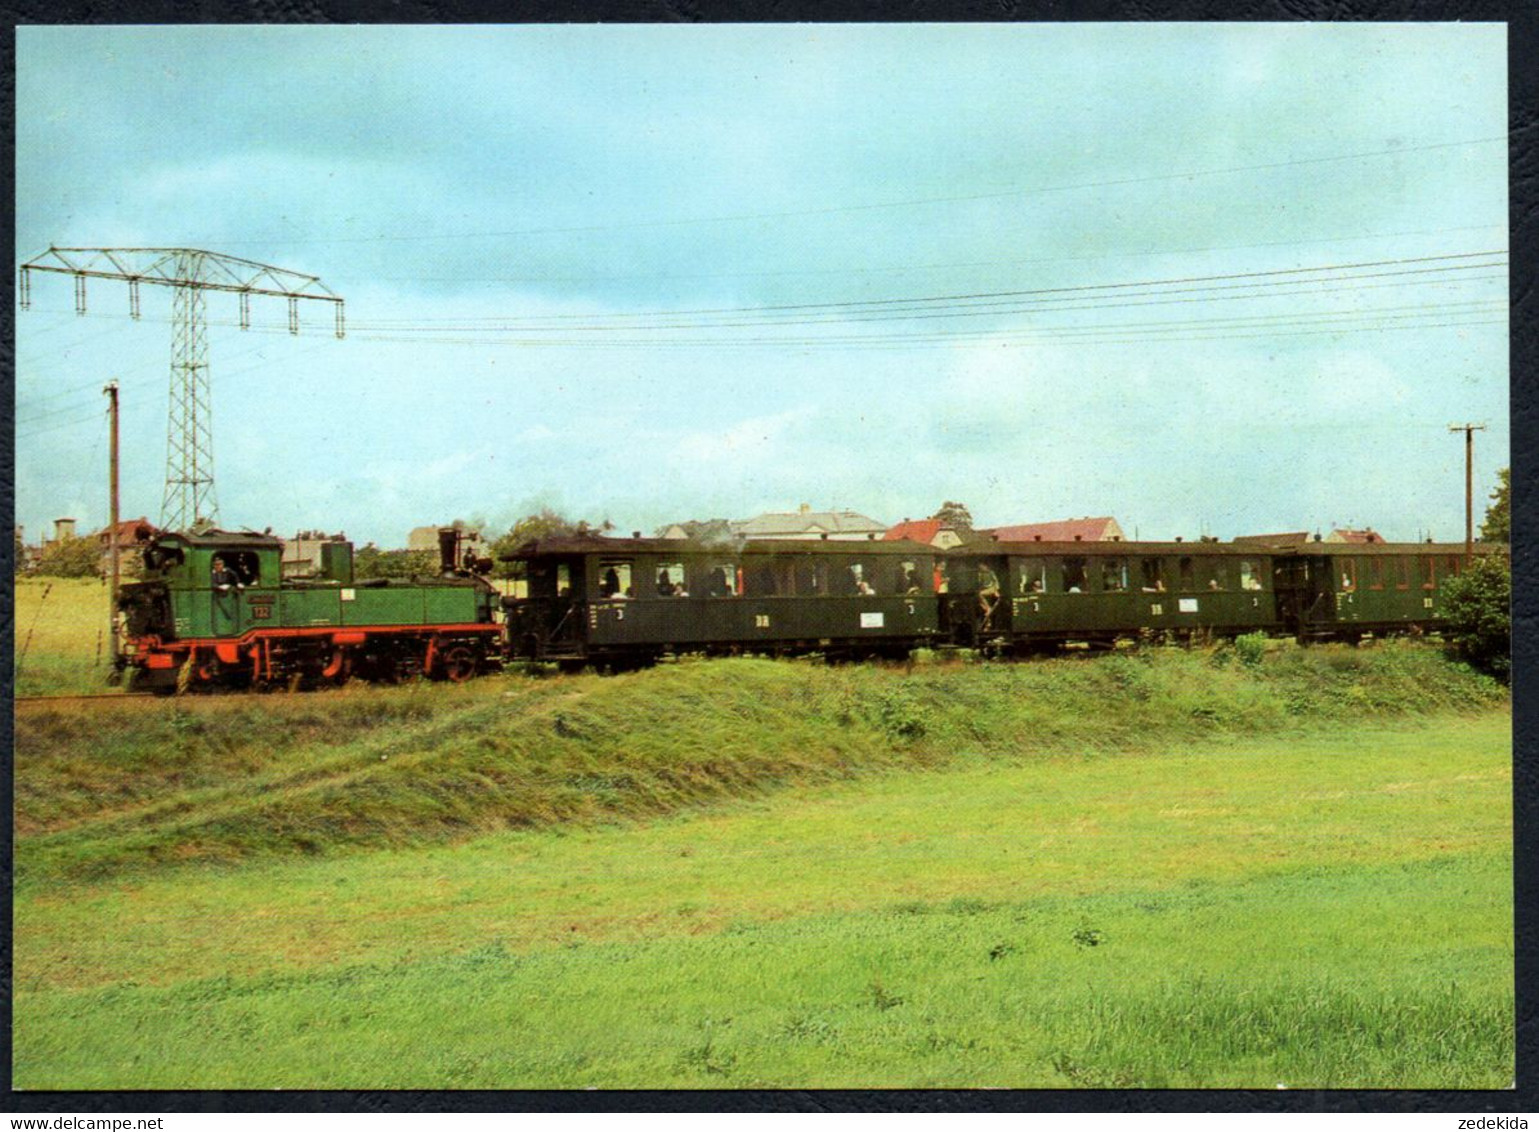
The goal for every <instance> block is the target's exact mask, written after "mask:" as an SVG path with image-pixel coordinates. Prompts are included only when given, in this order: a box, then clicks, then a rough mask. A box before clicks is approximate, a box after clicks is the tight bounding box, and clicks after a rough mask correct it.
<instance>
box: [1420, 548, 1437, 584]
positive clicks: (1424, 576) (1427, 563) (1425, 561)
mask: <svg viewBox="0 0 1539 1132" xmlns="http://www.w3.org/2000/svg"><path fill="white" fill-rule="evenodd" d="M1421 588H1422V589H1424V590H1435V589H1437V559H1436V558H1434V557H1432V555H1430V554H1424V555H1422V559H1421Z"/></svg>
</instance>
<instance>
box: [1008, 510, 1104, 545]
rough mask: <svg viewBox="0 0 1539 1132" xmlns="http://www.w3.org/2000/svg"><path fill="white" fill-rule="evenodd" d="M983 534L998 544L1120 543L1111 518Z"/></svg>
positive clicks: (1061, 521)
mask: <svg viewBox="0 0 1539 1132" xmlns="http://www.w3.org/2000/svg"><path fill="white" fill-rule="evenodd" d="M982 533H983V534H986V535H990V536H992V537H993V538H994V539H995V540H997V541H999V542H1122V541H1123V535H1122V528H1121V527H1120V526H1118V525H1117V520H1116V519H1113V518H1111V517H1110V516H1106V517H1102V518H1098V519H1090V518H1086V519H1062V520H1060V521H1058V522H1056V523H1024V524H1021V525H1019V526H1013V527H991V528H989V529H988V530H986V531H983V532H982Z"/></svg>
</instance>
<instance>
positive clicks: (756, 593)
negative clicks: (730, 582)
mask: <svg viewBox="0 0 1539 1132" xmlns="http://www.w3.org/2000/svg"><path fill="white" fill-rule="evenodd" d="M775 593H776V589H775V569H774V567H773V566H772V565H771V564H770V563H768V562H760V563H758V564H757V565H751V566H744V567H743V596H744V597H774V596H775Z"/></svg>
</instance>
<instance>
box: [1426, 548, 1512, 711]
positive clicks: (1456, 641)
mask: <svg viewBox="0 0 1539 1132" xmlns="http://www.w3.org/2000/svg"><path fill="white" fill-rule="evenodd" d="M1511 603H1512V569H1511V567H1510V566H1509V565H1508V564H1507V561H1506V559H1504V558H1501V557H1499V556H1496V555H1490V556H1487V557H1482V558H1478V559H1476V560H1475V562H1474V563H1472V564H1471V565H1470V567H1469V568H1468V569H1467V570H1465V571H1464V573H1462V574H1460V575H1459V576H1458V577H1457V578H1450V579H1448V581H1447V582H1445V583H1444V584H1443V617H1444V619H1445V621H1446V625H1445V627H1444V629H1443V639H1444V640H1445V641H1447V642H1448V648H1449V651H1450V652H1451V653H1453V655H1454V656H1456V657H1457V658H1458V659H1460V660H1463V661H1466V662H1467V663H1469V664H1470V665H1471V666H1473V667H1475V668H1478V669H1480V671H1482V672H1488V673H1490V674H1491V675H1492V676H1495V677H1496V678H1497V679H1498V680H1501V681H1503V682H1506V680H1507V678H1508V674H1509V672H1510V671H1511V668H1512V657H1511V653H1512V614H1511V612H1510V607H1511Z"/></svg>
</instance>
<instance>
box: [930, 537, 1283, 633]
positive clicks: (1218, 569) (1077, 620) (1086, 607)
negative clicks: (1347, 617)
mask: <svg viewBox="0 0 1539 1132" xmlns="http://www.w3.org/2000/svg"><path fill="white" fill-rule="evenodd" d="M948 567H949V568H948V572H947V577H948V583H949V584H948V586H947V589H948V593H947V596H946V598H945V599H944V603H943V604H944V609H945V617H944V621H945V624H946V627H947V629H948V630H949V631H950V633H951V635H952V636H953V637H955V639H957V640H958V641H959V642H962V643H967V644H971V645H975V646H978V647H984V648H998V649H1001V650H1004V651H1010V652H1032V651H1039V650H1043V649H1048V648H1053V647H1056V646H1058V645H1061V644H1063V643H1065V642H1068V641H1083V642H1086V643H1089V644H1103V645H1105V644H1111V643H1113V642H1115V641H1117V640H1118V639H1121V638H1126V637H1136V636H1138V635H1140V634H1142V633H1158V634H1169V635H1172V636H1176V637H1191V636H1193V635H1197V634H1211V635H1217V636H1224V635H1234V634H1236V633H1244V632H1250V631H1254V630H1261V631H1264V632H1275V631H1278V630H1281V629H1282V628H1284V626H1285V619H1284V617H1283V616H1282V614H1281V612H1280V611H1279V608H1278V603H1277V601H1276V594H1275V592H1274V588H1273V584H1272V581H1271V578H1272V570H1273V556H1272V555H1271V554H1270V553H1263V552H1260V551H1258V550H1257V549H1256V548H1254V547H1241V546H1235V545H1233V544H1228V543H1207V542H1203V543H1184V542H1172V543H1153V542H1146V543H1125V542H1089V543H1087V542H1069V543H1050V542H1029V543H995V544H993V545H992V546H983V547H978V548H971V549H967V550H958V551H954V552H953V553H952V556H951V558H950V561H949V563H948Z"/></svg>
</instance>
